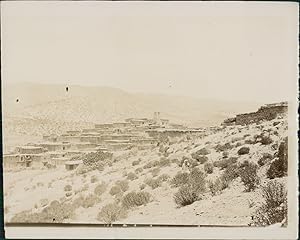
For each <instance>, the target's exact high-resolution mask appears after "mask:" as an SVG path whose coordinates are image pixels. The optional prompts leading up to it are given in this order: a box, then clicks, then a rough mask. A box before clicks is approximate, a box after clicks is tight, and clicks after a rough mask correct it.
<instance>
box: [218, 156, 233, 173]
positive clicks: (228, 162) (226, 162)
mask: <svg viewBox="0 0 300 240" xmlns="http://www.w3.org/2000/svg"><path fill="white" fill-rule="evenodd" d="M236 162H237V158H236V157H230V158H228V159H222V160H219V161H216V162H214V163H213V166H214V167H218V168H220V170H223V169H225V168H227V167H228V166H230V165H232V164H235V163H236Z"/></svg>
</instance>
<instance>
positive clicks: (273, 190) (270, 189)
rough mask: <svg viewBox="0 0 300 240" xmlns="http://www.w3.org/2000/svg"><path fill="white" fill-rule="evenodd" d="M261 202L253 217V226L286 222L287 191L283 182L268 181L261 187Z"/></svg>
mask: <svg viewBox="0 0 300 240" xmlns="http://www.w3.org/2000/svg"><path fill="white" fill-rule="evenodd" d="M261 192H262V197H263V199H264V202H263V204H262V205H261V206H260V207H259V208H258V209H257V210H256V212H255V215H254V217H253V222H252V223H253V224H254V225H255V226H268V225H271V224H275V223H283V224H287V211H288V207H287V191H286V189H285V186H284V184H283V183H281V182H279V181H276V180H275V181H274V180H273V181H270V182H268V183H267V184H266V185H265V186H262V187H261Z"/></svg>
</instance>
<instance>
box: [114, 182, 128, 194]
mask: <svg viewBox="0 0 300 240" xmlns="http://www.w3.org/2000/svg"><path fill="white" fill-rule="evenodd" d="M116 185H118V186H120V187H121V189H122V191H123V192H126V191H127V190H128V189H129V184H128V181H127V180H122V181H120V180H119V181H117V182H116Z"/></svg>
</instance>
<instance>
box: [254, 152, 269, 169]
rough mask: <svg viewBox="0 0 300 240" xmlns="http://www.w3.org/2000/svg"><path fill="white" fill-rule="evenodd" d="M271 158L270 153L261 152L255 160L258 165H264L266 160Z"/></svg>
mask: <svg viewBox="0 0 300 240" xmlns="http://www.w3.org/2000/svg"><path fill="white" fill-rule="evenodd" d="M272 159H273V155H272V154H270V153H263V155H262V157H261V158H260V159H259V160H258V161H257V163H258V165H259V166H264V165H265V164H266V163H267V162H269V161H271V160H272Z"/></svg>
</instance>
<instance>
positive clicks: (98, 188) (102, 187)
mask: <svg viewBox="0 0 300 240" xmlns="http://www.w3.org/2000/svg"><path fill="white" fill-rule="evenodd" d="M106 187H107V186H106V184H105V183H104V182H102V183H100V184H98V185H97V186H96V187H95V189H94V193H95V194H96V195H97V196H100V195H102V194H103V193H104V192H105V190H106Z"/></svg>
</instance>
